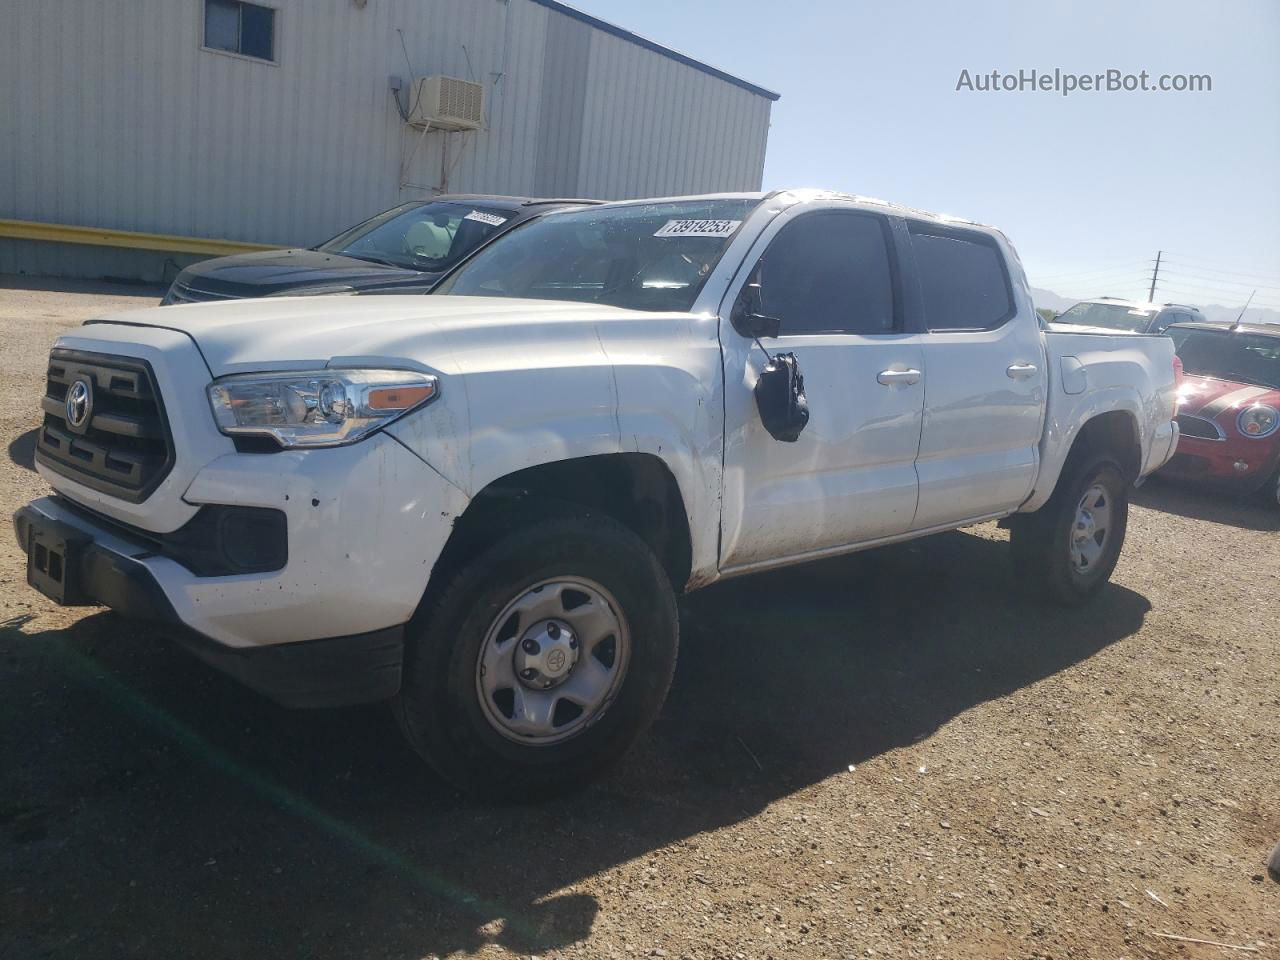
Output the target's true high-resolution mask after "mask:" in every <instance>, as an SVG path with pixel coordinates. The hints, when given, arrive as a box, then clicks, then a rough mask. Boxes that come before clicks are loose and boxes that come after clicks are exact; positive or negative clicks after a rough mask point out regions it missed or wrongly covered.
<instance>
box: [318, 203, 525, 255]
mask: <svg viewBox="0 0 1280 960" xmlns="http://www.w3.org/2000/svg"><path fill="white" fill-rule="evenodd" d="M512 216H513V214H512V213H511V211H509V210H492V209H490V208H488V207H478V206H472V205H471V204H462V203H440V202H436V203H406V204H402V205H401V206H398V207H393V208H392V209H390V210H388V211H386V212H385V213H380V214H378V215H377V216H376V217H374V218H373V219H372V220H366V221H365V222H364V223H362V224H360V225H359V226H355V227H352V228H351V229H350V230H348V231H347V232H346V233H341V234H339V235H338V236H336V237H334V238H333V239H332V240H330V241H328V242H327V243H322V244H320V246H318V247H316V249H317V250H320V251H322V252H324V253H338V254H342V255H343V256H348V257H355V258H357V259H360V260H372V261H374V262H376V263H385V264H389V265H390V266H393V267H407V268H408V269H410V270H423V271H426V272H429V273H441V272H443V271H445V270H448V269H449V268H450V267H452V266H453V265H454V264H456V263H458V262H459V261H460V260H461V259H462V258H463V257H465V256H466V255H467V254H468V253H470V252H471V251H472V250H474V249H475V248H476V247H478V246H479V245H480V244H481V243H482V242H483V241H484V240H485V239H487V238H488V237H489V236H491V235H492V234H493V233H494V231H496V230H497V229H498V228H499V227H501V226H502V224H504V223H506V222H507V221H508V220H510V219H511V217H512Z"/></svg>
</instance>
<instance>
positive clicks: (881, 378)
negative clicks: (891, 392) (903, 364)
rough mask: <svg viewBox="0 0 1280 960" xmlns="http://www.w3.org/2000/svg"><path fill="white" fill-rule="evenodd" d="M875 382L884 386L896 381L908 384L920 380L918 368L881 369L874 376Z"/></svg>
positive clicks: (891, 384) (890, 385) (889, 385)
mask: <svg viewBox="0 0 1280 960" xmlns="http://www.w3.org/2000/svg"><path fill="white" fill-rule="evenodd" d="M876 382H877V383H880V384H882V385H884V386H886V387H892V386H893V385H894V384H896V383H903V384H906V385H907V386H910V385H911V384H913V383H919V382H920V371H919V370H881V371H880V373H879V374H878V375H877V376H876Z"/></svg>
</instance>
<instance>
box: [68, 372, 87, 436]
mask: <svg viewBox="0 0 1280 960" xmlns="http://www.w3.org/2000/svg"><path fill="white" fill-rule="evenodd" d="M92 409H93V388H92V387H90V386H89V381H88V380H77V381H75V382H74V383H72V384H71V389H69V390H68V391H67V426H69V427H71V428H72V429H74V430H82V429H83V428H84V426H85V424H86V423H88V422H89V412H90V411H91V410H92Z"/></svg>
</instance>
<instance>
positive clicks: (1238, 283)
mask: <svg viewBox="0 0 1280 960" xmlns="http://www.w3.org/2000/svg"><path fill="white" fill-rule="evenodd" d="M1175 272H1176V273H1178V275H1179V276H1183V277H1187V278H1188V279H1196V280H1205V281H1210V282H1213V283H1218V284H1224V285H1226V286H1231V287H1244V288H1245V289H1246V290H1252V289H1254V288H1257V289H1259V290H1275V291H1277V292H1280V284H1265V283H1255V282H1252V281H1247V280H1222V279H1219V278H1218V277H1214V276H1210V275H1206V274H1199V273H1187V272H1186V268H1185V267H1175Z"/></svg>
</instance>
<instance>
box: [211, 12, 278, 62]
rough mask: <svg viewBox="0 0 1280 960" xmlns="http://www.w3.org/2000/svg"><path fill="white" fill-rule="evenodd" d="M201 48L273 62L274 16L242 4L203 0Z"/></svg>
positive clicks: (272, 13) (274, 48)
mask: <svg viewBox="0 0 1280 960" xmlns="http://www.w3.org/2000/svg"><path fill="white" fill-rule="evenodd" d="M204 45H205V46H206V47H208V48H209V49H211V50H225V51H227V52H228V53H238V54H241V55H242V56H245V57H253V58H254V59H257V60H273V61H274V60H275V58H276V12H275V11H274V10H273V9H271V8H270V7H264V6H260V5H259V4H256V3H243V2H241V0H204Z"/></svg>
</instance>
